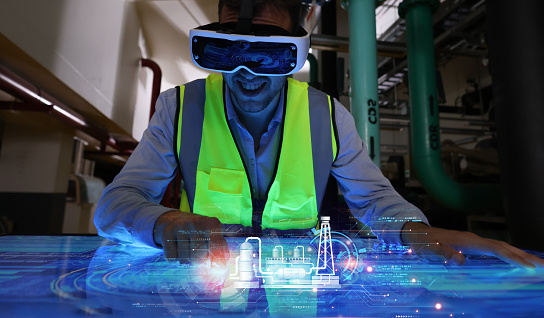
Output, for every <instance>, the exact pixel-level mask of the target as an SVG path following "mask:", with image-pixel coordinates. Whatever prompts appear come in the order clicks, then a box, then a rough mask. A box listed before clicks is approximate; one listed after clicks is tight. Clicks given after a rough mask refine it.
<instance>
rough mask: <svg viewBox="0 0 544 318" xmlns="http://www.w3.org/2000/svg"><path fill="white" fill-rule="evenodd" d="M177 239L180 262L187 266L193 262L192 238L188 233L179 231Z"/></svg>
mask: <svg viewBox="0 0 544 318" xmlns="http://www.w3.org/2000/svg"><path fill="white" fill-rule="evenodd" d="M177 238H178V240H177V251H178V261H179V262H180V263H181V264H187V263H189V262H191V251H190V245H191V238H190V236H189V234H188V233H187V231H185V230H182V229H180V230H178V231H177Z"/></svg>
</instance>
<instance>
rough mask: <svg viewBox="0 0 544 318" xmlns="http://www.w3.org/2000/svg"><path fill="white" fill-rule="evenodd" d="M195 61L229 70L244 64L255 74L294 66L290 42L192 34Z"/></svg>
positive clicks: (294, 49)
mask: <svg viewBox="0 0 544 318" xmlns="http://www.w3.org/2000/svg"><path fill="white" fill-rule="evenodd" d="M192 53H193V58H194V60H195V62H196V63H197V64H198V65H199V66H201V67H203V68H206V69H212V70H216V71H220V72H231V71H234V70H236V69H237V68H238V67H240V66H245V67H247V68H248V69H250V70H251V71H253V72H254V73H256V74H267V75H283V74H289V73H290V72H291V71H293V70H294V69H295V67H296V66H297V46H296V45H295V44H293V43H277V42H247V41H231V40H227V39H219V38H208V37H201V36H194V37H193V40H192Z"/></svg>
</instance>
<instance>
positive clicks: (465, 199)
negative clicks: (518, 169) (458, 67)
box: [399, 0, 502, 211]
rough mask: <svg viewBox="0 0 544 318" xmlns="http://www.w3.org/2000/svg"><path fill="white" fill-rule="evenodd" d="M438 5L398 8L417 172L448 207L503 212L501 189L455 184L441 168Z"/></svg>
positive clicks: (419, 1)
mask: <svg viewBox="0 0 544 318" xmlns="http://www.w3.org/2000/svg"><path fill="white" fill-rule="evenodd" d="M439 4H440V3H439V1H438V0H404V1H403V2H402V3H401V4H400V6H399V15H400V16H401V17H403V18H405V19H406V35H407V48H408V77H409V81H410V87H409V90H410V106H411V108H412V110H411V112H410V117H411V122H412V126H411V129H410V132H411V144H412V162H413V165H414V170H415V172H416V174H417V176H418V179H419V181H420V182H421V184H422V185H423V187H424V188H425V190H426V191H427V192H428V193H429V194H430V195H431V196H433V197H434V198H435V199H436V200H437V201H439V202H440V203H442V204H443V205H445V206H446V207H449V208H451V209H455V210H463V211H482V210H483V209H493V210H500V209H502V202H501V193H500V190H499V187H498V186H493V185H481V184H460V183H456V182H454V181H453V180H452V179H451V178H450V177H449V176H448V175H447V174H446V172H445V171H444V168H443V166H442V161H441V158H440V154H441V149H440V126H439V116H438V103H437V101H438V98H437V92H436V71H435V61H434V42H433V29H432V12H433V10H436V9H437V8H438V6H439Z"/></svg>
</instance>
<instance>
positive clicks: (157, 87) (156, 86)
mask: <svg viewBox="0 0 544 318" xmlns="http://www.w3.org/2000/svg"><path fill="white" fill-rule="evenodd" d="M141 64H142V66H144V67H148V68H150V69H151V70H152V71H153V86H152V88H151V107H150V111H149V120H151V117H153V114H154V113H155V103H156V102H157V98H159V94H160V93H161V80H162V71H161V68H160V67H159V65H158V64H157V63H155V61H153V60H150V59H142V60H141Z"/></svg>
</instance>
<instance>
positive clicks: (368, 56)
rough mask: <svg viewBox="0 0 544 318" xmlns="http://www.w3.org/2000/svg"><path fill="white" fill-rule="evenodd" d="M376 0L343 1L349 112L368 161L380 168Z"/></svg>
mask: <svg viewBox="0 0 544 318" xmlns="http://www.w3.org/2000/svg"><path fill="white" fill-rule="evenodd" d="M376 3H377V2H376V0H349V1H348V0H345V1H343V3H342V4H343V7H344V9H346V10H348V13H349V30H350V36H349V47H350V50H349V59H350V80H351V113H352V114H353V118H354V119H355V127H356V128H357V132H358V133H359V136H360V137H361V139H362V140H363V142H364V143H365V145H366V147H367V149H368V154H369V156H370V158H371V159H372V162H374V164H375V165H376V166H378V167H380V112H379V106H378V66H377V65H378V60H377V55H376V52H377V48H376Z"/></svg>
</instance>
